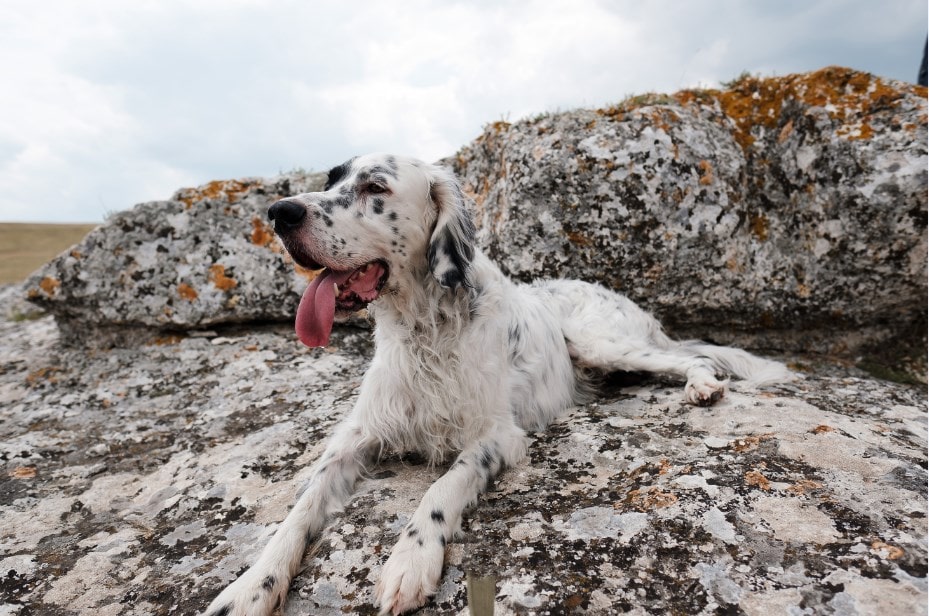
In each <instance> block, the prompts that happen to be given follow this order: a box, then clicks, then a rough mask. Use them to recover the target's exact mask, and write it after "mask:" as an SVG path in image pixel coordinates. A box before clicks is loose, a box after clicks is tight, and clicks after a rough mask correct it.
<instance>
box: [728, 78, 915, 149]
mask: <svg viewBox="0 0 929 616" xmlns="http://www.w3.org/2000/svg"><path fill="white" fill-rule="evenodd" d="M914 89H916V90H918V88H914ZM709 92H710V93H712V94H713V95H714V96H715V97H716V99H717V100H718V101H719V103H720V106H721V108H722V110H723V111H724V112H725V113H726V115H728V116H729V117H730V118H732V119H733V121H734V122H735V124H736V131H735V138H736V141H737V142H738V143H739V144H740V145H741V146H742V147H743V148H746V149H747V148H749V147H750V146H751V145H752V144H753V143H754V141H755V137H754V136H753V135H752V129H753V128H755V127H763V128H766V129H774V128H775V127H777V125H778V123H779V121H780V118H781V112H782V110H783V108H784V105H785V104H786V103H787V102H789V101H798V102H800V103H803V104H804V105H806V106H809V107H818V108H821V109H823V110H824V111H825V112H826V113H827V114H828V116H829V118H830V119H832V120H834V121H836V122H839V123H841V124H842V125H841V126H839V127H838V128H837V129H836V134H838V135H839V136H845V137H846V138H849V139H869V138H870V137H871V136H872V135H873V133H874V131H873V129H872V128H871V126H870V124H869V123H868V121H867V118H868V116H870V115H871V114H873V113H875V112H877V111H879V110H883V109H887V108H892V107H894V106H896V105H897V103H898V101H899V100H900V99H901V98H902V97H903V96H904V95H905V94H906V92H905V91H904V90H902V89H899V88H897V87H893V86H890V85H888V84H887V82H885V81H884V80H882V79H880V78H879V77H875V76H873V75H870V74H868V73H862V72H858V71H854V70H851V69H848V68H842V67H835V66H831V67H827V68H824V69H821V70H819V71H815V72H812V73H804V74H799V75H787V76H786V77H772V78H768V79H762V78H758V77H746V78H744V79H741V80H740V81H738V82H737V83H735V84H733V85H732V87H730V88H729V89H728V90H723V91H712V90H711V91H709ZM917 94H918V92H917ZM785 129H787V132H786V133H785ZM790 130H792V127H790V129H788V128H787V126H786V125H785V127H784V128H782V129H781V131H780V133H779V134H778V138H779V139H781V140H783V139H786V137H787V135H789V132H790Z"/></svg>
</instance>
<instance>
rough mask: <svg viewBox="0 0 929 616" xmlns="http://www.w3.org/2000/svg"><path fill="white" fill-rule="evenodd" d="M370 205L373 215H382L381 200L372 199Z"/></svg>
mask: <svg viewBox="0 0 929 616" xmlns="http://www.w3.org/2000/svg"><path fill="white" fill-rule="evenodd" d="M371 203H372V208H371V209H373V210H374V213H375V214H378V215H380V214H383V213H384V200H383V199H381V198H376V199H373V200H372V201H371Z"/></svg>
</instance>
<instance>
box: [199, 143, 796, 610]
mask: <svg viewBox="0 0 929 616" xmlns="http://www.w3.org/2000/svg"><path fill="white" fill-rule="evenodd" d="M341 169H342V171H343V172H344V173H342V177H341V178H339V174H338V173H336V174H334V175H331V176H330V177H334V178H335V179H338V180H339V181H338V182H336V183H335V185H334V186H332V187H331V188H329V189H328V190H327V191H325V192H322V193H308V194H304V195H297V196H296V197H291V198H290V199H288V201H290V202H292V203H298V204H299V205H301V206H302V207H304V208H306V212H307V217H306V221H305V223H303V224H302V225H301V226H300V228H299V229H296V230H291V231H289V232H286V233H285V232H282V231H281V229H280V228H279V229H278V232H279V233H280V234H281V236H282V240H283V241H284V244H285V246H286V247H287V248H288V250H289V251H290V252H291V254H292V255H294V257H295V259H297V260H298V261H299V260H300V258H304V259H307V258H309V259H312V260H313V261H315V262H316V263H319V264H322V265H325V266H328V267H332V268H335V269H341V270H347V269H352V268H356V267H360V266H362V265H364V264H365V263H367V262H370V261H372V260H375V259H377V260H381V261H382V262H383V263H386V264H387V265H388V267H389V273H390V274H389V279H388V281H387V283H386V286H385V288H384V289H383V291H382V294H381V296H380V297H379V298H378V299H377V300H376V301H375V302H374V303H373V304H372V305H371V311H372V312H373V314H374V316H375V320H376V323H377V327H376V330H375V340H376V352H375V355H374V358H373V360H372V362H371V366H370V368H369V369H368V372H367V374H366V375H365V378H364V382H363V384H362V386H361V389H360V392H359V394H358V400H357V403H356V404H355V407H354V409H353V410H352V412H351V413H350V414H349V416H348V417H346V418H345V420H344V421H343V423H342V424H341V425H340V427H339V429H338V430H336V432H335V434H334V435H333V437H332V439H331V440H330V442H329V445H328V447H327V449H326V452H325V453H324V454H323V456H322V458H321V459H320V461H319V462H318V463H317V465H316V468H315V470H314V472H313V478H312V479H311V481H310V482H309V484H308V485H307V487H306V489H305V490H304V491H303V493H302V495H301V496H300V497H299V499H298V501H297V503H296V505H295V506H294V508H293V510H292V511H291V513H290V515H288V516H287V518H286V519H285V520H284V522H283V523H282V524H281V525H280V527H279V528H278V530H277V532H276V533H275V535H274V536H273V537H272V539H271V541H270V542H269V543H268V545H267V547H266V548H265V549H264V551H263V552H262V555H261V557H260V558H259V559H258V561H257V562H256V563H255V564H254V565H253V566H252V567H251V568H250V569H249V570H248V571H247V572H246V573H245V574H243V575H242V576H241V577H240V578H239V579H238V580H236V581H235V582H234V583H233V584H232V585H230V586H229V587H228V588H226V589H225V590H224V591H223V592H222V593H221V594H220V595H219V596H218V597H217V598H216V599H215V600H214V601H213V603H212V604H211V605H210V608H209V609H208V613H209V614H211V615H217V614H226V615H242V614H250V615H252V616H255V615H258V614H260V615H264V614H268V613H270V611H271V610H272V609H273V608H274V606H275V605H276V604H277V603H279V602H281V601H282V600H283V598H284V597H285V595H286V593H287V588H288V586H289V583H290V580H291V578H292V576H293V575H294V573H295V572H296V571H297V568H298V566H299V564H300V561H301V559H302V557H303V553H304V551H305V548H306V545H307V542H308V541H312V540H314V539H315V538H316V537H318V535H319V533H320V531H321V530H322V529H323V527H324V525H325V523H326V520H327V518H328V517H329V516H330V515H332V514H333V513H334V512H336V511H338V510H340V509H341V508H342V507H343V506H344V505H345V504H346V503H347V501H348V500H349V498H350V495H351V492H352V489H353V486H354V483H355V481H356V479H357V478H358V477H359V475H360V474H361V473H362V471H363V469H364V468H365V465H366V464H367V463H369V462H370V461H373V460H374V459H375V458H376V457H377V455H379V453H380V452H381V451H383V450H384V449H393V450H399V451H410V450H415V451H419V452H421V453H423V454H424V455H425V456H427V457H428V459H429V460H430V461H432V462H434V463H441V462H443V461H448V460H450V459H451V457H452V456H456V457H455V458H454V462H453V463H452V464H451V465H450V466H449V469H448V471H447V472H446V473H445V474H444V475H443V476H442V477H441V478H440V479H439V480H438V481H436V482H435V484H433V486H432V487H431V488H430V489H429V490H428V491H427V492H426V494H425V496H424V497H423V500H422V502H421V504H420V505H419V507H418V508H417V510H416V512H415V513H414V514H413V516H412V517H411V521H410V523H409V525H408V526H407V528H406V529H405V530H404V531H403V533H402V534H401V537H400V539H399V541H398V543H397V544H396V546H395V547H394V549H393V551H392V553H391V555H390V557H389V558H388V559H387V561H386V562H385V563H384V566H383V569H382V572H381V578H380V583H379V584H378V586H377V591H376V595H377V596H376V601H377V603H378V604H379V605H380V608H381V611H382V613H393V614H399V613H401V612H405V611H407V610H411V609H414V608H417V607H419V606H421V605H423V604H424V603H425V602H426V601H427V600H428V597H429V596H430V595H431V594H432V593H434V592H435V590H436V588H437V586H438V582H439V579H440V576H441V570H442V561H443V556H444V549H445V543H446V542H447V541H449V540H451V539H452V538H453V536H454V534H455V532H456V531H457V530H458V529H459V526H460V522H461V515H462V512H463V511H464V510H465V509H466V508H467V507H468V506H469V505H471V504H473V503H474V502H476V500H477V498H478V496H479V495H480V494H481V492H482V491H484V490H485V489H486V486H487V484H488V482H489V481H490V480H492V479H493V477H494V475H496V474H497V473H499V472H500V470H501V469H502V468H504V467H505V466H507V465H512V464H515V463H516V462H518V461H519V460H520V459H521V458H522V457H523V456H524V454H525V451H526V437H525V431H526V430H539V429H543V428H545V426H547V425H548V424H549V423H550V422H551V421H552V420H553V419H554V418H555V417H557V416H558V415H559V414H560V413H561V412H562V411H564V410H565V409H566V408H567V407H569V406H571V405H572V404H575V403H577V402H580V401H581V400H582V399H583V398H584V395H585V391H587V389H588V388H587V384H586V383H585V381H584V379H583V378H581V377H580V374H581V369H585V370H589V369H596V370H600V371H603V372H609V371H617V370H628V371H647V372H655V373H666V374H671V375H675V376H679V377H681V378H682V379H685V380H686V384H685V387H684V396H685V399H686V400H687V401H688V402H690V403H693V404H702V405H707V404H712V403H714V402H715V401H716V400H718V399H719V397H721V396H722V395H723V394H724V393H725V391H726V381H720V380H718V379H717V377H716V374H717V373H718V372H721V373H727V374H730V375H732V376H735V377H738V378H743V379H748V380H749V381H751V383H752V384H753V385H761V384H764V383H770V382H776V381H783V380H788V379H790V378H791V374H790V373H789V372H788V371H787V370H786V369H785V368H784V367H783V366H782V365H780V364H778V363H775V362H771V361H768V360H764V359H761V358H758V357H755V356H753V355H750V354H749V353H746V352H745V351H741V350H738V349H733V348H728V347H718V346H713V345H708V344H703V343H700V342H697V341H688V342H675V341H673V340H671V339H670V338H669V337H668V336H666V335H665V334H664V333H663V332H662V330H661V326H660V324H659V323H658V322H657V321H656V320H655V319H654V318H653V317H651V316H650V315H649V314H647V313H646V312H644V311H643V310H641V309H640V308H639V307H638V306H636V305H635V304H634V303H633V302H631V301H630V300H629V299H627V298H625V297H623V296H622V295H619V294H617V293H614V292H611V291H608V290H607V289H605V288H603V287H601V286H598V285H594V284H588V283H584V282H578V281H569V280H550V281H543V282H538V283H535V284H532V285H524V284H517V283H514V282H512V281H511V280H509V279H508V278H507V277H506V276H504V275H503V274H502V273H501V272H500V270H499V269H498V268H497V266H496V265H494V264H493V263H492V262H491V261H490V260H489V259H487V258H486V257H485V256H484V255H483V254H482V253H481V252H480V250H478V249H477V247H476V246H475V244H474V229H473V225H472V223H471V218H470V215H469V213H468V210H467V208H466V205H465V202H464V198H463V197H462V196H461V190H460V188H459V186H458V184H457V182H456V180H455V178H454V177H453V176H452V175H451V173H449V172H448V171H447V170H445V169H443V168H440V167H436V166H433V165H427V164H424V163H421V162H419V161H415V160H411V159H401V158H398V157H392V156H385V155H369V156H365V157H362V158H357V159H353V160H352V161H350V163H347V166H343V167H342V168H341ZM372 178H373V179H372ZM372 181H373V182H374V183H377V184H380V185H383V186H384V187H386V188H387V189H388V190H387V192H384V193H380V192H373V189H371V190H369V189H368V188H366V187H367V186H369V185H370V184H371V183H372ZM340 197H341V204H337V205H335V206H333V203H334V202H335V200H336V199H338V198H340ZM376 200H380V206H378V205H377V203H378V202H377V201H376ZM327 206H328V207H327ZM376 210H379V211H380V213H378V212H377V211H376ZM391 213H393V214H391ZM323 215H325V217H328V218H329V220H330V221H331V224H323V222H321V220H324V219H325V218H324V216H323ZM430 247H431V249H430Z"/></svg>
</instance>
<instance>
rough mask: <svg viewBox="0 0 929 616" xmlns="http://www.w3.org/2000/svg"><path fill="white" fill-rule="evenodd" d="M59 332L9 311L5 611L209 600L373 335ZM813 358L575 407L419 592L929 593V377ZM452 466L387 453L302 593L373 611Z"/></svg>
mask: <svg viewBox="0 0 929 616" xmlns="http://www.w3.org/2000/svg"><path fill="white" fill-rule="evenodd" d="M11 293H15V289H9V288H8V289H6V290H3V291H0V302H2V303H4V304H5V305H6V304H8V303H9V300H10V294H11ZM57 337H58V334H57V330H56V327H55V325H54V323H53V322H52V320H51V318H50V317H44V318H40V319H36V320H20V321H13V320H10V319H8V318H3V319H2V320H0V349H2V352H0V357H2V364H0V426H2V435H3V437H2V441H0V459H2V461H3V465H4V473H3V475H2V477H0V486H2V488H0V495H2V496H0V517H2V519H3V520H4V528H3V531H2V535H0V545H2V553H3V556H2V557H0V578H2V582H0V588H2V597H3V598H2V600H0V605H2V608H0V609H2V611H3V613H9V614H27V613H35V612H41V613H43V614H62V615H63V614H88V615H90V614H93V615H97V614H126V615H142V614H172V613H184V614H193V613H197V612H198V611H199V610H201V609H203V608H204V607H205V606H206V605H207V604H208V603H209V601H210V599H211V598H212V597H213V595H215V593H217V592H218V591H219V590H220V588H221V587H222V586H223V585H224V584H225V583H226V582H228V581H230V580H231V579H232V578H233V577H234V576H235V575H236V574H238V573H239V572H241V571H242V569H243V568H244V567H245V566H246V565H247V564H248V563H250V562H251V560H252V558H253V557H254V556H255V555H256V554H257V552H258V551H259V550H260V548H261V546H262V544H263V542H264V541H265V540H266V539H267V538H268V537H269V536H270V533H271V532H272V531H273V527H274V524H276V523H277V522H278V521H280V520H281V519H282V518H283V516H284V515H285V514H286V512H287V511H288V509H289V507H290V505H291V503H292V502H293V497H294V494H295V492H296V490H297V489H298V488H299V486H300V485H301V483H302V481H303V480H304V479H305V478H306V472H307V469H308V465H309V464H310V463H311V462H312V461H313V460H314V459H315V458H316V457H317V456H318V455H319V453H320V452H321V447H322V443H323V440H324V439H325V437H326V435H327V434H328V433H329V431H330V430H331V428H332V426H333V424H334V423H335V421H337V419H338V417H339V416H341V415H342V414H343V413H345V412H346V411H347V410H348V409H349V408H350V407H351V404H352V402H353V399H354V395H355V390H356V388H357V386H358V384H359V383H360V379H361V376H362V374H363V371H364V368H365V366H366V364H367V361H368V358H369V357H370V351H371V350H370V341H369V334H368V333H367V332H364V331H358V330H349V329H343V330H341V331H339V332H338V333H337V335H336V337H335V338H334V347H333V348H330V349H328V350H325V351H323V350H308V349H305V348H303V347H301V346H300V345H299V343H297V342H296V341H295V340H294V339H293V336H292V334H291V333H290V331H289V329H288V328H274V327H270V328H268V327H265V328H258V329H255V330H254V331H248V330H242V331H240V332H238V333H236V334H235V335H231V334H230V335H221V336H216V337H212V338H203V337H200V338H191V337H187V338H181V339H178V340H176V341H173V342H170V343H167V344H161V345H150V346H140V347H132V348H124V349H112V350H111V351H108V352H107V353H87V352H85V351H82V350H79V349H68V348H61V347H58V346H57V345H56V340H57ZM803 367H804V369H805V370H806V372H807V378H806V379H805V380H804V381H801V382H800V383H797V384H795V385H792V386H786V387H780V388H774V389H771V390H768V391H764V392H760V393H759V392H748V391H745V392H743V391H738V389H737V388H736V391H733V392H732V393H731V394H730V396H729V397H728V399H726V400H725V402H724V403H723V404H721V405H719V406H716V407H713V408H711V409H699V408H693V407H689V406H686V405H684V404H683V403H682V396H681V387H680V384H677V383H672V382H666V381H662V380H648V381H645V382H640V383H638V384H627V385H624V386H618V385H615V384H614V385H613V386H611V387H609V388H607V390H606V391H605V393H604V394H603V396H602V397H601V398H600V399H599V401H598V402H597V403H596V404H592V405H589V406H585V407H582V408H578V409H574V410H573V411H572V412H570V413H569V414H567V415H566V416H565V417H564V418H562V419H561V420H560V421H558V422H557V423H556V424H555V425H554V426H552V428H551V429H550V430H549V431H547V432H546V433H544V434H539V435H535V436H534V438H533V443H532V445H531V447H530V451H529V456H528V458H527V459H526V460H525V461H524V462H523V463H521V464H520V465H518V466H517V467H515V468H511V469H509V470H507V471H506V472H505V473H504V474H503V475H502V477H501V478H500V480H499V481H498V483H497V485H496V487H495V489H494V490H493V491H492V492H491V493H489V494H488V495H486V497H485V498H483V499H481V502H480V503H479V505H478V506H477V507H476V508H475V509H474V510H473V511H471V512H469V514H468V515H467V516H466V519H465V522H464V529H463V530H464V532H463V535H462V537H461V538H460V539H459V540H458V541H457V542H455V543H452V544H450V545H449V548H448V552H447V554H446V560H447V564H446V568H445V572H444V576H443V578H442V586H441V587H440V589H439V594H438V595H437V597H436V598H435V601H434V602H432V603H430V604H429V605H428V606H427V607H426V608H424V609H423V610H421V612H420V613H422V614H466V613H467V607H466V590H465V584H464V579H465V578H466V576H467V574H468V573H469V572H472V573H477V574H482V575H489V576H493V577H494V578H495V580H496V604H497V609H498V613H501V614H542V613H565V612H569V611H575V612H579V613H590V614H608V613H622V612H629V613H640V614H645V613H669V612H682V613H714V612H716V611H718V610H724V611H738V612H741V613H746V614H758V615H762V614H771V613H775V612H776V611H784V610H787V609H791V608H792V609H795V610H798V611H799V610H808V611H810V612H812V613H833V612H839V613H852V610H855V611H856V612H857V613H859V614H869V613H871V614H877V613H889V612H894V613H922V612H925V611H926V608H927V588H926V567H927V554H926V532H927V528H926V471H925V468H926V442H927V441H926V412H925V408H926V402H927V401H926V396H925V391H924V389H922V388H913V387H908V386H904V385H899V384H893V383H888V382H882V381H877V380H874V379H870V378H867V377H866V376H865V375H863V374H862V373H861V372H859V371H856V370H855V369H853V368H847V367H842V366H838V365H833V364H829V363H816V362H812V361H810V360H808V359H807V360H804V362H803ZM439 472H441V469H430V468H428V467H426V466H424V465H422V464H419V463H417V462H416V461H415V460H411V459H405V460H404V459H400V458H396V457H393V458H390V459H388V460H386V461H385V462H384V463H383V464H382V465H381V466H379V467H378V468H377V469H376V470H375V471H373V472H372V475H371V477H369V478H368V479H366V480H365V481H363V482H362V484H361V485H360V489H359V492H358V495H357V496H356V498H355V499H354V500H353V501H352V503H351V504H350V505H349V507H348V508H347V510H346V512H345V513H343V514H342V515H340V516H338V517H336V518H335V519H334V520H333V521H332V524H331V525H330V530H329V531H328V532H327V533H326V535H325V538H324V539H322V540H321V541H320V543H319V544H318V546H317V547H316V548H315V550H313V552H312V553H311V554H310V555H308V556H307V557H306V560H305V565H306V568H305V570H304V571H303V572H302V573H301V574H300V575H299V576H298V577H297V578H296V580H295V581H294V583H293V585H292V588H291V592H290V594H289V600H288V603H287V605H286V607H285V609H284V613H285V614H294V615H296V614H306V613H312V614H344V613H359V614H365V613H373V609H372V608H371V607H370V599H371V596H372V592H373V585H374V583H375V580H376V579H377V575H378V571H379V569H380V567H381V565H382V563H383V561H384V559H386V556H387V554H388V552H389V550H390V548H391V546H392V545H393V543H394V540H395V536H396V534H397V532H398V531H399V529H400V528H402V525H403V523H404V521H405V520H406V517H407V516H409V515H410V513H411V512H412V511H413V510H414V508H415V506H416V503H417V501H418V499H419V498H420V497H421V495H422V494H423V492H424V491H425V489H426V487H427V486H428V485H429V483H430V481H431V480H432V479H433V478H434V477H435V476H436V475H437V473H439Z"/></svg>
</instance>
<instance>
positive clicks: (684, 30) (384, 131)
mask: <svg viewBox="0 0 929 616" xmlns="http://www.w3.org/2000/svg"><path fill="white" fill-rule="evenodd" d="M927 19H929V18H927V3H926V0H882V1H881V2H875V1H874V0H844V1H843V0H814V1H810V0H777V1H774V0H771V1H767V0H742V1H736V0H677V1H663V0H649V1H645V0H634V1H626V0H616V1H609V0H599V1H598V0H562V1H555V0H520V1H518V2H517V1H512V2H511V1H508V0H499V1H490V0H475V1H470V2H466V1H462V2H456V1H451V0H446V1H442V0H413V1H401V0H395V1H394V2H385V1H380V2H375V1H368V0H354V1H353V2H346V1H345V0H339V1H335V2H327V1H315V0H281V1H275V0H265V1H258V0H133V1H132V2H126V1H125V0H82V1H80V2H74V1H60V0H44V1H42V2H37V1H36V0H4V1H3V3H2V5H0V221H4V222H99V221H102V220H103V219H104V218H105V217H106V216H107V215H109V214H111V213H114V212H117V211H120V210H123V209H127V208H130V207H132V206H133V205H134V204H136V203H140V202H144V201H153V200H161V199H168V198H170V196H171V195H172V194H173V193H174V191H175V190H177V189H178V188H181V187H187V186H197V185H201V184H204V183H206V182H209V181H211V180H216V179H227V178H241V177H249V176H273V175H276V174H278V173H281V172H286V171H290V170H293V169H298V168H299V169H308V170H320V171H323V170H327V169H329V168H330V167H332V166H333V165H335V164H338V163H340V162H342V161H343V160H345V159H347V158H350V157H351V156H354V155H356V154H361V153H365V152H373V151H389V152H395V153H398V154H406V155H410V156H415V157H417V158H421V159H423V160H428V161H434V160H437V159H439V158H442V157H444V156H447V155H450V154H453V153H454V152H455V151H457V150H458V149H459V148H461V147H462V146H464V145H466V144H468V143H470V142H471V141H472V140H473V139H475V138H476V137H477V136H478V135H479V134H480V133H481V130H482V127H483V126H484V125H485V124H488V123H490V122H495V121H498V120H507V121H516V120H518V119H520V118H523V117H527V116H533V115H537V114H540V113H546V112H555V111H565V110H570V109H574V108H578V107H600V106H604V105H608V104H610V103H613V102H617V101H619V100H622V99H623V98H626V97H627V96H630V95H636V94H643V93H647V92H660V93H672V92H676V91H678V90H681V89H684V88H690V87H718V86H719V85H720V83H721V82H723V81H727V80H730V79H732V78H734V77H736V76H738V75H739V74H741V73H743V72H746V71H747V72H749V73H751V74H754V75H759V76H762V77H769V76H776V75H787V74H790V73H797V72H804V71H810V70H816V69H819V68H822V67H824V66H829V65H841V66H849V67H852V68H855V69H859V70H864V71H868V72H871V73H874V74H876V75H879V76H881V77H889V78H894V79H900V80H904V81H909V82H913V81H915V80H916V75H917V71H918V69H919V64H920V61H921V59H922V53H923V47H924V45H925V42H926V35H927V31H929V26H927Z"/></svg>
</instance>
